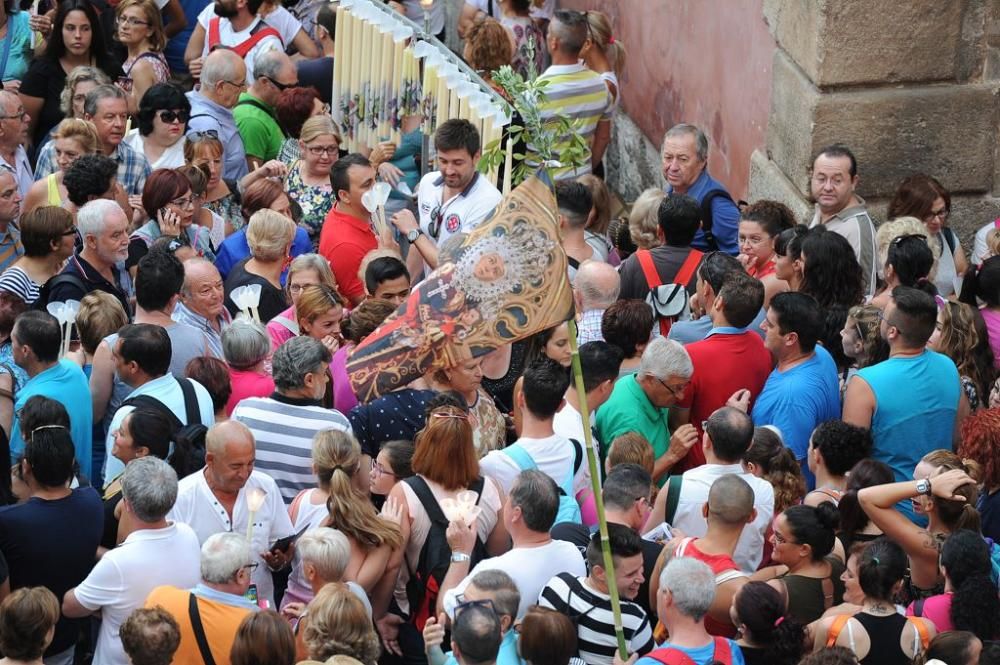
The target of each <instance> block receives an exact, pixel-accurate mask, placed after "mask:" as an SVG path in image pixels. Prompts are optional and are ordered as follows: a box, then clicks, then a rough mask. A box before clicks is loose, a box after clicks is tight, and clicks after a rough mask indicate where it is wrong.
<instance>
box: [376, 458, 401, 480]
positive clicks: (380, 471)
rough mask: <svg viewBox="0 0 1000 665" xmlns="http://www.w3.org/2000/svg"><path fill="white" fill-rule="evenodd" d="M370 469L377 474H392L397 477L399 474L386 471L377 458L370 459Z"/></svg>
mask: <svg viewBox="0 0 1000 665" xmlns="http://www.w3.org/2000/svg"><path fill="white" fill-rule="evenodd" d="M372 471H374V472H375V475H378V476H392V477H393V478H399V476H397V475H396V474H395V473H393V472H392V471H386V468H385V467H384V466H382V463H381V462H379V461H377V460H372Z"/></svg>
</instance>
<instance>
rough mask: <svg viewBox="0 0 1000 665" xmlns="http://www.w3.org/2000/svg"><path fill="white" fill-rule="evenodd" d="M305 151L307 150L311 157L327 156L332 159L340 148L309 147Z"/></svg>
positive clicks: (325, 146) (327, 146) (328, 146)
mask: <svg viewBox="0 0 1000 665" xmlns="http://www.w3.org/2000/svg"><path fill="white" fill-rule="evenodd" d="M306 150H308V151H309V154H310V155H312V156H313V157H319V156H321V155H329V156H330V157H333V156H334V155H336V154H337V153H338V152H340V146H336V145H310V146H306Z"/></svg>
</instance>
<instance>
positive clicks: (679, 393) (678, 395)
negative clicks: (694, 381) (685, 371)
mask: <svg viewBox="0 0 1000 665" xmlns="http://www.w3.org/2000/svg"><path fill="white" fill-rule="evenodd" d="M653 378H655V379H656V380H657V381H659V382H660V385H661V386H663V387H664V388H666V389H667V390H669V391H670V394H671V395H673V396H674V398H675V399H684V389H685V388H687V383H684V385H682V386H679V387H677V388H674V387H673V386H672V385H670V384H669V383H667V382H666V381H664V380H663V379H661V378H660V377H658V376H657V377H653Z"/></svg>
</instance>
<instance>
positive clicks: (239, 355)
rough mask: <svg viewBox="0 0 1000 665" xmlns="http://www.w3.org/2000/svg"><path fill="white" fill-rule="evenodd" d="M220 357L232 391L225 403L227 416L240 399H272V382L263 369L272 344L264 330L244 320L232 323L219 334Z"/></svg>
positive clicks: (254, 322)
mask: <svg viewBox="0 0 1000 665" xmlns="http://www.w3.org/2000/svg"><path fill="white" fill-rule="evenodd" d="M222 354H223V355H224V356H225V357H226V363H227V364H228V365H229V379H230V382H231V383H232V387H233V392H232V394H231V395H230V396H229V401H228V402H226V415H227V416H228V415H231V414H232V412H233V409H234V408H236V405H237V404H239V403H240V400H242V399H245V398H247V397H270V396H271V393H273V392H274V379H272V378H271V375H270V373H269V372H268V370H267V368H266V365H265V363H266V361H267V359H268V357H269V356H270V354H271V340H270V339H269V338H268V336H267V332H266V331H265V330H264V326H262V325H260V324H259V323H257V322H256V321H247V320H246V319H237V320H235V321H233V323H232V325H230V326H229V327H228V328H226V329H225V330H223V331H222Z"/></svg>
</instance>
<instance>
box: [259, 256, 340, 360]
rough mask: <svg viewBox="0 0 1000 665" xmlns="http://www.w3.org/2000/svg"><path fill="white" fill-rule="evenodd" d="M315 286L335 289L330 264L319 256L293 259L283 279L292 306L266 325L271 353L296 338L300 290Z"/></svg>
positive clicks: (335, 285) (335, 284)
mask: <svg viewBox="0 0 1000 665" xmlns="http://www.w3.org/2000/svg"><path fill="white" fill-rule="evenodd" d="M315 284H325V285H326V286H329V287H330V288H333V289H336V288H337V283H336V281H335V280H334V278H333V272H331V271H330V262H329V261H327V260H326V259H325V258H323V257H322V256H320V255H319V254H302V255H300V256H297V257H295V259H294V260H293V261H292V263H291V265H289V266H288V275H287V277H286V278H285V290H286V291H287V292H288V298H289V300H291V301H292V306H291V307H289V308H288V309H286V310H285V311H284V312H282V313H281V314H279V315H278V316H276V317H274V318H273V319H271V320H270V321H269V322H268V324H267V334H268V335H270V336H271V345H272V352H273V351H275V350H277V348H278V347H279V346H281V345H282V344H284V343H285V342H287V341H288V340H290V339H291V338H293V337H297V336H298V334H299V319H298V317H297V316H296V315H295V306H296V305H297V304H298V303H299V296H301V295H302V290H303V289H305V288H306V287H307V286H313V285H315Z"/></svg>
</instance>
